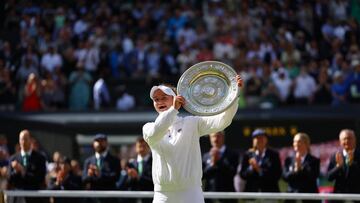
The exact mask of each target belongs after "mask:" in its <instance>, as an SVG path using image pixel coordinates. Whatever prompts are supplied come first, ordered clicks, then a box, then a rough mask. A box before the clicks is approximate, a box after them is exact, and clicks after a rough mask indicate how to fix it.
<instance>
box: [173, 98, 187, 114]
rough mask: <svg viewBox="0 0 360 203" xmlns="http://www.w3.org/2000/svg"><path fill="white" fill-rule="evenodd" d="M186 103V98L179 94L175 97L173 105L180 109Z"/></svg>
mask: <svg viewBox="0 0 360 203" xmlns="http://www.w3.org/2000/svg"><path fill="white" fill-rule="evenodd" d="M184 104H185V98H184V97H183V96H180V95H177V96H176V97H174V102H173V106H174V108H175V109H176V110H179V109H180V107H181V106H183V105H184Z"/></svg>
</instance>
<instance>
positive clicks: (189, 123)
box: [143, 62, 243, 203]
mask: <svg viewBox="0 0 360 203" xmlns="http://www.w3.org/2000/svg"><path fill="white" fill-rule="evenodd" d="M202 63H204V62H202ZM214 63H215V64H216V65H219V64H220V65H221V66H223V65H225V64H222V63H220V62H214ZM206 65H207V66H208V65H209V64H208V63H206ZM210 66H211V67H210V69H211V71H215V72H212V73H210V74H208V76H209V77H210V78H211V77H213V76H214V75H218V74H219V73H220V72H221V71H217V69H219V70H222V69H223V68H221V67H219V68H217V67H218V66H216V67H212V65H210ZM190 69H191V68H190ZM196 69H199V70H200V69H201V67H200V68H199V67H197V68H196ZM200 71H202V70H200ZM232 71H233V70H232ZM185 73H186V72H185ZM185 73H184V74H185ZM190 73H191V74H193V72H190ZM200 75H201V74H200ZM224 75H226V74H223V76H224ZM232 76H233V78H229V79H226V78H225V77H222V76H221V78H220V79H214V78H211V79H208V78H203V79H201V77H202V76H201V77H198V78H200V79H199V81H200V83H201V80H204V81H205V82H202V83H203V84H204V86H203V87H202V88H199V87H198V86H199V84H194V87H193V88H191V89H193V90H192V91H193V93H189V95H192V96H198V97H203V98H200V99H197V100H198V101H199V102H198V103H201V102H202V103H204V104H206V105H207V106H209V107H210V108H211V109H214V108H212V107H211V104H210V103H211V102H210V99H211V98H216V97H218V98H220V97H223V98H220V102H224V103H226V101H227V100H226V96H221V95H222V94H223V93H224V92H223V91H221V87H216V85H217V83H219V84H220V83H222V82H221V80H227V81H228V84H230V82H231V81H232V83H234V84H233V86H234V85H235V86H236V92H238V87H241V86H242V84H243V80H242V79H241V77H240V76H239V75H236V73H235V71H233V73H232ZM215 77H217V76H215ZM230 77H231V76H230ZM224 78H225V79H224ZM180 80H181V79H180ZM180 80H179V81H180ZM209 80H210V81H213V82H212V84H213V85H211V82H206V81H209ZM218 80H219V81H220V82H219V81H218ZM192 81H194V80H192ZM229 81H230V82H229ZM225 83H226V82H224V84H225ZM209 84H210V86H209ZM200 86H201V84H200ZM188 88H190V87H188ZM178 90H179V84H178ZM229 91H230V90H229ZM180 94H181V91H180ZM216 94H220V96H216ZM201 95H202V96H201ZM150 98H151V99H152V100H153V104H154V108H155V110H156V111H157V112H158V113H159V115H158V117H157V118H156V120H155V121H154V122H149V123H146V124H145V125H144V126H143V137H144V139H145V141H146V142H147V143H148V144H149V146H150V148H151V151H152V156H153V166H152V167H153V170H152V171H153V172H152V176H153V181H154V191H155V193H154V199H153V203H170V202H171V203H185V202H186V203H187V202H194V203H203V202H204V196H203V193H202V189H201V177H202V159H201V151H200V143H199V139H200V137H201V136H203V135H207V134H210V133H214V132H218V131H221V130H224V129H225V128H226V127H227V126H229V125H230V124H231V122H232V119H233V117H234V115H235V113H236V111H237V108H238V99H237V94H236V95H235V96H233V101H232V102H231V103H230V104H229V105H228V106H227V107H226V108H224V109H223V111H222V112H221V113H218V114H214V115H212V114H208V115H211V116H208V115H207V114H205V113H202V114H201V116H198V115H199V114H198V115H197V116H196V115H195V116H186V117H180V116H178V113H179V109H180V108H181V107H182V106H183V107H185V109H186V110H188V111H189V109H190V108H191V107H189V103H190V102H192V101H191V99H189V97H188V95H186V96H184V95H177V94H176V91H175V89H174V88H172V87H169V86H166V85H159V86H154V87H152V88H151V91H150ZM208 100H209V101H208ZM209 102H210V103H209ZM196 105H198V104H195V106H196ZM206 105H205V106H206ZM186 107H187V108H186ZM215 109H219V108H218V107H215ZM220 110H221V109H220ZM190 112H191V113H193V114H196V112H195V113H194V112H193V111H190ZM204 115H205V116H204Z"/></svg>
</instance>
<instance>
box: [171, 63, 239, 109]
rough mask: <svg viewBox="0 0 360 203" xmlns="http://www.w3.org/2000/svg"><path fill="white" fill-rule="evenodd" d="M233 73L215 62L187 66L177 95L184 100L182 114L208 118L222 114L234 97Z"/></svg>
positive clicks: (235, 91) (237, 89)
mask: <svg viewBox="0 0 360 203" xmlns="http://www.w3.org/2000/svg"><path fill="white" fill-rule="evenodd" d="M236 75H237V73H236V72H235V70H234V69H233V68H231V67H230V66H229V65H226V64H224V63H221V62H219V61H204V62H200V63H197V64H195V65H193V66H191V67H190V68H189V69H188V70H186V71H185V72H184V73H183V74H182V76H181V77H180V79H179V81H178V84H177V92H178V94H179V95H181V96H183V97H184V98H185V100H186V103H185V105H184V108H185V110H187V111H188V112H190V113H191V114H194V115H200V116H211V115H216V114H219V113H221V112H223V111H225V110H226V109H227V108H229V107H230V106H231V104H233V103H234V102H235V100H236V98H237V96H238V91H239V88H238V85H237V81H236Z"/></svg>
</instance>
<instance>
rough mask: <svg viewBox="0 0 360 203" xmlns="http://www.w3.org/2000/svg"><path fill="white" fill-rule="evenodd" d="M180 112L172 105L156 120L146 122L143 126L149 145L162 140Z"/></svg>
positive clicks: (145, 138)
mask: <svg viewBox="0 0 360 203" xmlns="http://www.w3.org/2000/svg"><path fill="white" fill-rule="evenodd" d="M178 113H179V111H178V110H177V109H175V108H174V107H173V106H172V107H170V108H169V109H168V110H166V111H164V112H161V113H160V114H159V116H158V117H157V118H156V120H155V122H151V123H147V124H145V125H144V126H143V136H144V140H145V141H146V142H147V143H148V144H149V145H154V144H155V143H157V142H158V141H159V140H161V139H162V138H163V137H164V136H165V135H166V132H167V131H168V129H169V127H170V126H171V124H173V123H174V121H175V119H176V115H177V114H178Z"/></svg>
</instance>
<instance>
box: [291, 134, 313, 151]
mask: <svg viewBox="0 0 360 203" xmlns="http://www.w3.org/2000/svg"><path fill="white" fill-rule="evenodd" d="M296 136H298V137H299V138H300V140H301V141H303V142H304V143H305V145H306V148H307V150H308V152H310V144H311V141H310V136H309V135H308V134H306V133H303V132H300V133H297V134H296V135H295V136H294V138H295V137H296Z"/></svg>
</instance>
